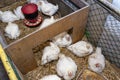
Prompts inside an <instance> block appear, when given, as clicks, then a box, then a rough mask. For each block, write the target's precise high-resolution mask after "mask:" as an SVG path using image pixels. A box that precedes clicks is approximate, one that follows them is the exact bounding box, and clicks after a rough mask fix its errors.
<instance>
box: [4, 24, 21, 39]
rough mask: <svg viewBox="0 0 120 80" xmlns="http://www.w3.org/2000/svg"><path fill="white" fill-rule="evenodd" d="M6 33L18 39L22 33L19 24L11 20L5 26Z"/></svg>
mask: <svg viewBox="0 0 120 80" xmlns="http://www.w3.org/2000/svg"><path fill="white" fill-rule="evenodd" d="M5 33H6V36H8V37H9V38H10V39H16V38H17V37H19V35H20V30H19V27H18V25H17V24H15V23H11V22H9V23H8V25H7V26H6V28H5Z"/></svg>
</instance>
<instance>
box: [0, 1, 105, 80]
mask: <svg viewBox="0 0 120 80" xmlns="http://www.w3.org/2000/svg"><path fill="white" fill-rule="evenodd" d="M27 1H28V3H35V4H37V5H38V9H39V11H41V12H42V13H43V14H45V15H48V16H50V17H51V18H47V19H45V20H44V21H43V23H42V24H41V25H40V29H43V28H45V27H47V26H48V25H50V24H52V23H54V22H55V21H56V20H55V19H54V17H53V15H54V14H55V13H56V12H57V10H58V8H59V7H58V5H53V4H52V3H49V2H48V1H47V0H27ZM21 8H22V6H18V7H17V8H16V9H14V13H15V14H14V13H13V12H12V11H4V12H2V11H0V20H1V21H2V22H7V23H8V25H7V26H6V28H5V35H6V36H8V37H9V38H10V39H16V38H17V37H19V36H20V30H19V26H18V25H17V24H15V23H12V22H14V21H16V20H19V19H24V15H23V13H22V12H21ZM71 44H72V38H71V36H70V35H69V34H68V33H67V32H63V33H61V34H59V35H57V36H55V37H54V38H53V39H52V42H50V46H46V47H45V48H44V50H43V55H42V59H41V64H42V65H45V64H46V63H49V62H51V61H53V60H58V62H57V64H56V72H57V74H58V75H59V76H60V77H62V78H64V79H65V80H72V79H73V78H74V77H75V75H76V72H77V65H76V63H75V61H74V60H73V59H72V58H70V57H68V56H65V55H64V54H62V53H60V48H59V47H66V48H67V49H68V50H70V51H71V52H72V53H73V54H75V55H76V56H78V57H84V56H87V55H90V54H92V52H93V47H92V45H91V44H90V43H88V42H85V41H78V42H77V43H75V44H72V45H71ZM88 64H89V69H91V70H93V71H94V72H98V73H100V72H102V71H103V69H104V68H105V58H104V56H103V55H102V52H101V48H99V47H97V48H96V51H95V52H94V53H93V54H92V55H90V56H89V59H88ZM60 77H58V76H57V75H47V76H44V77H43V78H41V79H40V80H61V78H60Z"/></svg>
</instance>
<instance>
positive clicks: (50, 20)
mask: <svg viewBox="0 0 120 80" xmlns="http://www.w3.org/2000/svg"><path fill="white" fill-rule="evenodd" d="M55 21H56V20H55V19H54V17H53V16H51V18H47V19H45V20H44V21H43V22H42V24H41V25H40V28H39V29H40V30H41V29H43V28H45V27H47V26H48V25H50V24H52V23H54V22H55Z"/></svg>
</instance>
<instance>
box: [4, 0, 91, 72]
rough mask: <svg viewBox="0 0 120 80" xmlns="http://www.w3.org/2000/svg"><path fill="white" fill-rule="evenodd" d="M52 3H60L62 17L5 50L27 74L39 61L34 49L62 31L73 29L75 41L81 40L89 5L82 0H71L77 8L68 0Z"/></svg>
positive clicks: (58, 0) (55, 0) (53, 0)
mask: <svg viewBox="0 0 120 80" xmlns="http://www.w3.org/2000/svg"><path fill="white" fill-rule="evenodd" d="M48 1H50V2H51V3H55V4H58V5H59V8H60V9H59V11H60V13H61V16H62V17H61V18H60V19H59V20H58V21H57V22H55V23H53V24H51V25H49V26H48V27H46V28H44V29H42V30H36V31H34V32H32V33H30V34H28V35H27V36H25V37H22V38H20V39H18V40H16V41H14V42H12V43H10V44H9V45H7V47H5V48H4V49H5V51H6V52H7V53H8V54H9V56H10V57H11V58H12V60H13V61H14V63H15V64H16V66H17V67H18V69H19V70H20V71H21V72H22V73H23V74H26V73H27V72H29V71H31V70H33V69H35V68H36V67H37V63H36V61H35V59H34V55H33V51H32V49H33V48H34V47H36V46H37V45H38V44H41V43H43V42H45V41H47V40H49V39H51V38H53V37H54V36H56V35H58V34H59V33H61V32H64V31H67V30H72V39H73V43H74V42H76V41H78V40H81V39H82V37H83V35H84V31H85V25H86V21H87V17H88V10H89V5H88V4H87V3H86V2H84V1H80V0H70V1H71V2H72V4H76V5H75V6H74V7H76V10H75V9H74V8H73V7H71V6H69V5H68V4H67V3H66V2H65V1H66V0H48Z"/></svg>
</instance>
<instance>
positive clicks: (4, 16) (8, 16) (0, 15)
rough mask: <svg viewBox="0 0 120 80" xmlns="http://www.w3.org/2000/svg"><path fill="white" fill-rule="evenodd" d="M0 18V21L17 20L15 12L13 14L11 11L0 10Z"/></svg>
mask: <svg viewBox="0 0 120 80" xmlns="http://www.w3.org/2000/svg"><path fill="white" fill-rule="evenodd" d="M0 19H1V21H2V22H13V21H16V20H19V18H18V17H17V16H16V15H15V14H13V12H12V11H5V12H2V11H0Z"/></svg>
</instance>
